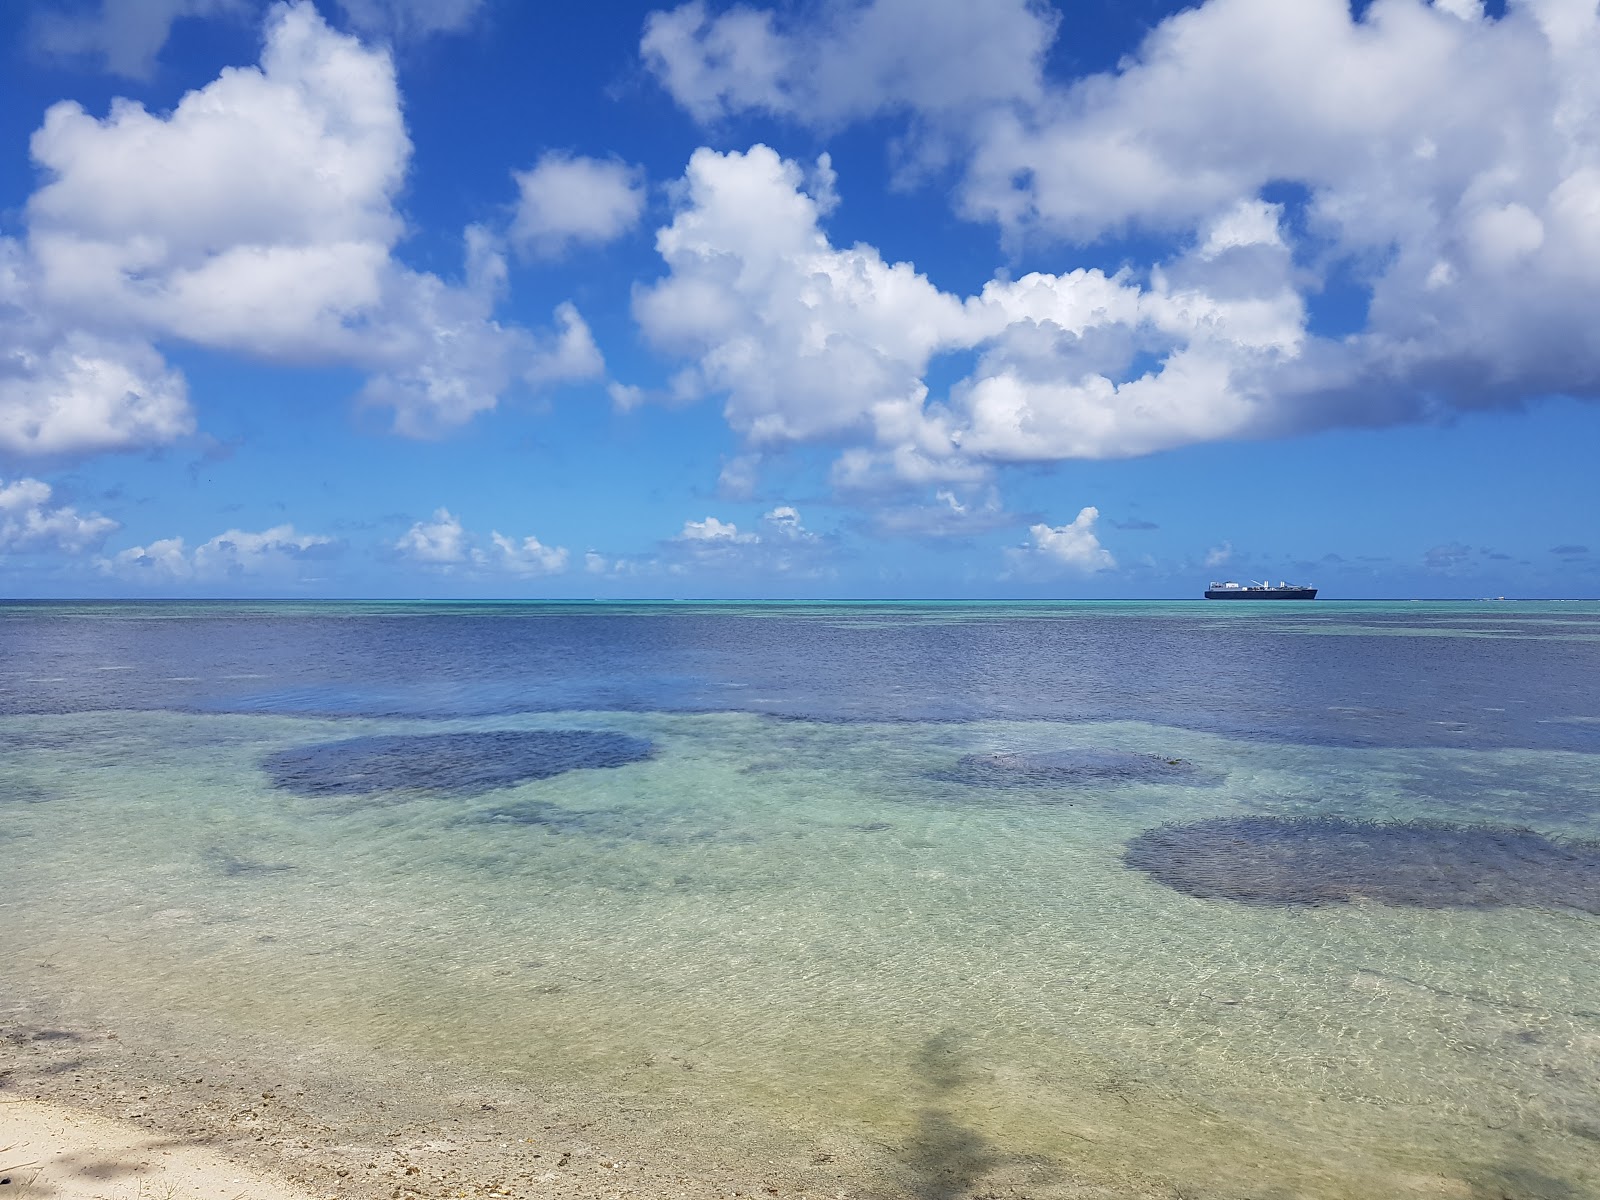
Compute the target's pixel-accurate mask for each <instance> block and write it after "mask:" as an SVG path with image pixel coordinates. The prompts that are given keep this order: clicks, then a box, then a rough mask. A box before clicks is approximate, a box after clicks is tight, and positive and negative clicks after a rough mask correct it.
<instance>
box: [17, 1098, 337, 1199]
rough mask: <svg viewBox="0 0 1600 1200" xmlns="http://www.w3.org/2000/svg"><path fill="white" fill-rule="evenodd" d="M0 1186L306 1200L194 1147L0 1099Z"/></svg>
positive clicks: (36, 1194) (69, 1111)
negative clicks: (0, 1100)
mask: <svg viewBox="0 0 1600 1200" xmlns="http://www.w3.org/2000/svg"><path fill="white" fill-rule="evenodd" d="M0 1187H3V1188H4V1189H5V1194H8V1195H10V1196H14V1197H18V1198H19V1200H43V1198H45V1197H49V1198H51V1200H143V1198H144V1197H158V1198H160V1200H219V1198H225V1197H235V1196H248V1197H250V1198H251V1200H309V1197H311V1195H312V1193H311V1192H309V1191H306V1190H304V1189H303V1188H300V1187H297V1186H295V1185H294V1184H292V1183H290V1182H289V1181H288V1180H286V1179H282V1178H279V1177H276V1176H273V1175H271V1174H268V1173H265V1172H263V1171H260V1170H257V1169H255V1168H253V1167H251V1166H248V1165H246V1164H244V1163H241V1162H238V1161H236V1160H235V1159H232V1158H230V1157H228V1156H227V1155H225V1154H222V1153H219V1152H218V1151H216V1150H214V1149H212V1148H211V1147H209V1146H206V1145H204V1144H201V1143H197V1142H191V1141H186V1140H185V1139H183V1138H176V1137H170V1136H167V1135H164V1134H160V1133H155V1132H152V1131H151V1130H149V1129H146V1128H143V1127H141V1126H139V1125H135V1124H133V1123H132V1122H129V1121H115V1120H109V1119H107V1118H105V1117H100V1116H96V1115H94V1114H93V1113H88V1112H84V1111H82V1110H79V1109H74V1108H69V1107H66V1106H64V1105H60V1104H54V1103H51V1102H50V1101H46V1100H6V1101H3V1102H0Z"/></svg>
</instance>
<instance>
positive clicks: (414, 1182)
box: [0, 1004, 1011, 1200]
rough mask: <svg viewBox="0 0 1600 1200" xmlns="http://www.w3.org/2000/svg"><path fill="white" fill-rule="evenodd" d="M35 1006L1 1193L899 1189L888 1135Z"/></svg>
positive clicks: (5, 1075) (352, 1197)
mask: <svg viewBox="0 0 1600 1200" xmlns="http://www.w3.org/2000/svg"><path fill="white" fill-rule="evenodd" d="M50 1008H54V1005H39V1004H29V1005H24V1006H18V1005H12V1006H10V1009H11V1010H10V1011H9V1012H6V1013H5V1014H4V1020H3V1021H0V1039H3V1042H4V1044H5V1046H6V1049H7V1060H6V1063H5V1066H4V1069H0V1147H6V1148H7V1149H5V1150H4V1152H3V1153H0V1157H3V1158H4V1162H3V1163H0V1166H4V1167H6V1168H12V1169H10V1170H9V1171H8V1172H7V1173H6V1174H7V1175H8V1176H9V1177H10V1178H11V1179H12V1184H10V1185H0V1200H152V1198H154V1200H201V1198H202V1197H223V1198H225V1200H233V1198H235V1197H241V1196H247V1197H248V1198H249V1200H444V1198H446V1197H448V1198H451V1200H460V1198H462V1197H467V1198H473V1200H477V1198H485V1197H487V1198H491V1200H493V1198H503V1197H508V1196H516V1197H522V1196H593V1197H601V1196H623V1195H627V1196H633V1197H639V1198H641V1200H646V1198H660V1200H702V1198H706V1200H709V1198H711V1197H730V1196H744V1197H757V1198H760V1197H766V1196H775V1195H786V1196H792V1195H811V1196H824V1197H830V1198H840V1197H856V1196H878V1195H892V1194H899V1193H901V1192H903V1191H906V1190H908V1189H906V1188H904V1187H901V1186H898V1184H897V1181H896V1180H895V1179H894V1178H893V1176H894V1173H895V1171H894V1163H893V1161H892V1158H893V1156H892V1155H887V1156H886V1155H884V1154H883V1153H882V1152H881V1151H882V1150H883V1149H884V1148H878V1149H879V1151H880V1152H879V1153H872V1151H871V1150H870V1149H869V1148H865V1147H861V1146H855V1145H851V1144H849V1143H848V1141H847V1142H845V1143H838V1142H830V1143H829V1146H828V1148H821V1147H813V1146H806V1145H800V1144H798V1142H796V1141H795V1140H794V1139H788V1138H784V1137H782V1135H781V1134H776V1135H775V1133H774V1131H773V1130H770V1129H767V1128H765V1127H763V1125H762V1124H761V1123H760V1122H759V1121H756V1120H754V1119H752V1120H750V1121H749V1122H748V1123H746V1122H742V1121H740V1122H736V1123H734V1124H732V1125H726V1126H724V1125H722V1124H721V1121H720V1118H712V1119H711V1121H712V1122H715V1123H716V1124H715V1125H714V1126H713V1125H712V1124H711V1123H710V1122H708V1124H707V1126H703V1127H701V1128H699V1129H694V1128H692V1127H688V1126H682V1125H681V1124H679V1123H676V1122H664V1123H663V1122H659V1121H658V1120H656V1118H655V1115H654V1114H651V1113H648V1112H645V1111H643V1110H636V1111H634V1112H632V1113H630V1111H629V1105H628V1098H627V1097H622V1096H615V1097H584V1096H583V1095H582V1093H581V1091H579V1090H576V1089H575V1090H574V1092H573V1094H571V1095H552V1096H550V1097H549V1099H548V1102H547V1100H546V1098H545V1097H544V1096H543V1095H541V1092H543V1091H544V1089H541V1088H536V1087H534V1086H531V1085H527V1084H520V1083H506V1084H503V1085H494V1084H490V1085H487V1086H486V1085H485V1081H483V1080H481V1079H472V1078H469V1077H467V1076H465V1075H464V1074H461V1073H458V1072H456V1071H454V1070H453V1069H452V1068H451V1067H450V1066H449V1065H447V1064H426V1067H427V1069H426V1070H422V1069H421V1068H422V1066H423V1065H422V1064H405V1063H403V1062H399V1061H395V1062H385V1061H381V1060H379V1059H376V1058H371V1059H365V1060H362V1059H359V1058H356V1057H351V1056H350V1055H349V1054H348V1053H346V1052H343V1051H334V1050H330V1049H328V1048H326V1047H312V1046H300V1047H289V1046H285V1045H281V1044H279V1045H273V1044H270V1043H268V1042H266V1041H261V1040H259V1039H256V1038H252V1037H249V1036H245V1035H241V1036H240V1037H239V1038H238V1040H237V1041H235V1042H234V1043H232V1044H231V1045H230V1046H228V1047H227V1049H226V1051H225V1052H224V1053H222V1054H220V1055H219V1054H217V1053H215V1052H211V1053H205V1052H201V1051H198V1050H197V1049H196V1045H197V1044H205V1043H206V1038H204V1037H201V1038H197V1039H196V1041H195V1042H194V1043H186V1042H185V1040H184V1039H183V1038H182V1037H181V1036H178V1034H177V1031H176V1029H173V1030H162V1029H155V1028H152V1029H148V1030H140V1031H138V1032H134V1031H126V1032H123V1031H119V1030H117V1029H112V1028H107V1027H104V1026H101V1025H93V1024H82V1023H78V1022H75V1021H73V1020H70V1019H66V1020H62V1019H55V1020H43V1021H42V1020H40V1019H39V1016H40V1015H41V1009H44V1010H48V1009H50ZM61 1015H62V1014H60V1013H59V1012H56V1013H51V1016H52V1017H56V1018H59V1017H61ZM213 1044H214V1043H213ZM607 1108H608V1109H610V1114H611V1115H608V1114H607V1113H606V1112H605V1111H604V1109H607ZM707 1116H709V1114H707ZM236 1180H237V1181H240V1182H238V1183H235V1182H234V1181H236ZM910 1190H912V1191H915V1187H914V1186H913V1188H911V1189H910ZM996 1194H997V1195H1008V1194H1011V1193H1010V1189H1006V1188H1002V1189H1000V1190H999V1191H997V1192H996Z"/></svg>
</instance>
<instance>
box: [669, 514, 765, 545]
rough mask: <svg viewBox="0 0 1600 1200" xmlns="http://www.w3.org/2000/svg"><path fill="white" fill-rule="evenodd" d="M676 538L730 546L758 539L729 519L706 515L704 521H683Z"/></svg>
mask: <svg viewBox="0 0 1600 1200" xmlns="http://www.w3.org/2000/svg"><path fill="white" fill-rule="evenodd" d="M791 511H792V510H791ZM678 540H679V541H681V542H708V543H717V542H720V543H722V544H724V545H730V546H731V545H738V544H740V543H744V542H754V541H759V540H760V539H759V538H758V537H757V535H755V534H753V533H740V532H739V527H738V526H737V525H735V524H734V523H733V522H731V521H719V520H718V519H717V518H716V517H707V518H706V519H705V520H704V521H685V522H684V523H683V532H682V533H680V534H679V535H678Z"/></svg>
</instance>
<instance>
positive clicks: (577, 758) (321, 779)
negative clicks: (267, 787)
mask: <svg viewBox="0 0 1600 1200" xmlns="http://www.w3.org/2000/svg"><path fill="white" fill-rule="evenodd" d="M654 751H655V747H654V746H653V745H652V744H651V743H650V742H649V741H647V740H645V739H644V738H636V737H630V736H628V735H627V734H623V733H611V732H607V731H604V730H590V729H536V730H515V729H496V730H489V731H485V732H477V733H432V734H419V735H407V734H386V735H380V736H374V737H359V738H350V739H348V740H346V741H342V742H320V743H317V744H315V745H310V746H296V747H294V748H292V749H289V750H279V751H277V752H275V753H273V754H269V755H267V757H266V758H265V759H263V760H262V763H261V766H262V769H263V770H265V771H266V773H267V775H268V777H269V778H270V779H271V780H272V786H273V787H277V788H283V789H285V790H286V791H291V792H298V793H299V794H301V795H303V796H364V795H369V794H371V793H374V792H387V791H398V790H401V789H412V790H421V791H433V792H453V793H458V794H465V795H477V794H480V793H482V792H489V791H493V790H495V789H496V788H503V787H511V786H512V785H514V784H518V783H524V782H527V781H528V780H532V779H549V778H550V777H552V776H554V775H561V774H564V773H565V772H567V771H578V770H589V769H595V768H603V767H621V766H626V765H628V764H629V763H636V762H642V761H644V760H645V759H647V758H649V757H650V756H651V755H652V754H653V753H654Z"/></svg>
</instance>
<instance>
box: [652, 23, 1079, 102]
mask: <svg viewBox="0 0 1600 1200" xmlns="http://www.w3.org/2000/svg"><path fill="white" fill-rule="evenodd" d="M799 11H800V14H801V15H802V19H801V20H799V21H795V22H792V23H788V24H787V25H786V24H785V23H784V22H782V21H781V20H780V19H779V18H778V17H777V16H775V15H774V14H773V13H771V12H767V11H760V10H755V9H752V8H748V7H745V6H743V5H737V6H735V7H733V8H730V9H728V10H727V11H725V12H723V13H720V14H718V15H716V16H712V15H711V14H710V13H709V12H708V10H707V8H706V5H705V4H703V3H701V2H699V0H695V2H694V3H690V4H683V5H680V6H678V7H677V8H675V9H671V10H668V11H661V12H656V13H652V14H651V15H650V17H649V18H648V19H647V20H646V22H645V27H644V35H643V37H642V39H641V42H640V53H641V54H642V55H643V57H644V60H645V63H646V65H647V66H648V67H649V69H650V70H651V71H652V72H653V73H654V74H655V75H656V77H657V79H659V80H660V82H661V84H662V86H663V87H665V88H666V89H667V91H668V92H670V93H671V95H672V97H673V98H674V99H675V100H676V101H677V102H678V103H679V104H681V105H682V106H683V107H684V108H686V109H687V110H688V111H689V112H690V113H692V114H693V115H694V116H695V117H697V118H698V119H700V120H702V121H711V120H716V119H718V118H721V117H724V116H727V115H729V114H732V113H737V112H741V111H744V110H748V109H762V110H765V111H767V112H771V113H776V114H780V115H785V116H790V117H794V118H796V119H798V120H801V121H804V122H807V123H810V124H818V125H831V124H835V123H837V122H840V121H843V120H846V119H849V118H852V117H859V116H865V115H868V114H870V113H874V112H876V111H879V110H880V109H883V108H905V109H910V110H913V111H919V112H928V111H932V112H950V111H957V112H959V111H965V110H967V109H970V108H972V107H974V106H981V105H985V104H990V103H996V102H1000V101H1011V100H1027V99H1032V98H1034V97H1035V96H1037V95H1038V93H1039V91H1040V87H1039V83H1038V67H1039V63H1040V60H1041V59H1042V58H1043V56H1044V53H1045V51H1046V50H1047V49H1048V48H1049V45H1050V41H1051V39H1052V37H1053V36H1054V31H1055V24H1056V18H1055V15H1054V14H1053V13H1052V12H1051V11H1050V10H1048V9H1046V8H1044V7H1043V6H1041V5H1038V4H1033V3H1028V2H1027V0H986V2H985V3H983V4H973V3H971V2H970V0H871V2H869V3H837V4H826V5H823V4H813V5H810V6H808V7H806V8H802V9H800V10H799ZM807 16H809V17H811V18H812V19H810V20H806V19H804V17H807Z"/></svg>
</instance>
